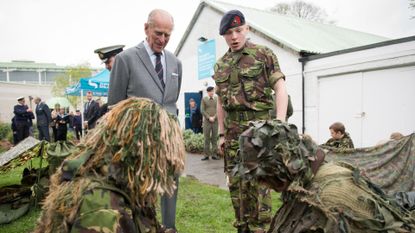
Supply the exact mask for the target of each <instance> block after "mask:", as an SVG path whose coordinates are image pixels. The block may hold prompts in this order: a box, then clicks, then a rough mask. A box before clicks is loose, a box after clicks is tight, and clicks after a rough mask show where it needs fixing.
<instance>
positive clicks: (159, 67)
mask: <svg viewBox="0 0 415 233" xmlns="http://www.w3.org/2000/svg"><path fill="white" fill-rule="evenodd" d="M154 55H156V67H155V70H156V73H157V76H158V77H159V80H160V82H161V86H162V87H163V88H164V86H165V84H164V80H163V64H161V53H154Z"/></svg>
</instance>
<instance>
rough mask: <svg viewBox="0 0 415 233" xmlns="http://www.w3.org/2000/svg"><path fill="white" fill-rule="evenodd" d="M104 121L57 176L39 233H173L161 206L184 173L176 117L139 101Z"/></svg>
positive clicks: (117, 109) (119, 107)
mask: <svg viewBox="0 0 415 233" xmlns="http://www.w3.org/2000/svg"><path fill="white" fill-rule="evenodd" d="M101 120H102V121H101V122H102V124H98V125H97V127H96V128H95V130H93V131H91V132H90V133H88V134H87V135H86V136H85V137H84V138H83V139H82V140H81V142H80V143H79V144H78V145H77V148H76V149H75V150H74V151H73V153H72V155H70V157H68V158H67V159H66V160H65V161H64V162H63V164H62V166H61V167H59V169H58V170H57V171H56V172H55V174H54V175H53V176H52V178H51V184H50V189H49V195H48V197H47V198H46V199H45V203H44V205H43V207H42V208H43V211H42V215H41V217H40V219H39V222H38V224H37V226H36V229H35V231H34V232H35V233H52V232H62V233H64V232H114V233H121V232H131V233H144V232H148V233H164V232H165V231H164V229H162V228H161V226H160V224H159V223H158V220H157V218H156V209H155V205H156V200H157V197H158V196H159V195H160V194H165V195H168V196H171V195H172V194H173V193H174V191H175V189H176V183H175V181H174V177H175V176H177V175H178V174H179V173H180V172H182V171H183V169H184V155H185V154H184V153H185V150H184V143H183V139H182V134H181V130H180V127H179V124H178V121H177V119H176V117H173V116H172V115H170V114H168V113H167V111H166V110H164V108H162V107H161V106H160V105H158V104H156V103H155V102H152V101H150V100H149V99H144V98H135V97H132V98H129V99H127V100H124V101H121V102H120V103H119V104H117V105H116V106H115V107H114V108H113V110H112V111H110V112H108V113H107V114H106V115H105V116H104V117H103V118H102V119H101ZM150 126H151V127H150ZM161 141H162V142H163V143H161Z"/></svg>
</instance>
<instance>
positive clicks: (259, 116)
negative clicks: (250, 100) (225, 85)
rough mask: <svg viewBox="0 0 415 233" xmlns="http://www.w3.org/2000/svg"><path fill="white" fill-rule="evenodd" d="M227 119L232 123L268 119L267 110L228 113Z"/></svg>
mask: <svg viewBox="0 0 415 233" xmlns="http://www.w3.org/2000/svg"><path fill="white" fill-rule="evenodd" d="M226 114H227V117H228V118H229V119H230V120H233V121H250V120H266V119H268V118H269V117H270V114H269V110H266V111H253V110H248V111H229V112H226Z"/></svg>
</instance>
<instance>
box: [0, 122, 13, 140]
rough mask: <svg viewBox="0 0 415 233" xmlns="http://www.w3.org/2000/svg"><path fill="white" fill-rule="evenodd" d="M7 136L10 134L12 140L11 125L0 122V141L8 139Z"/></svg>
mask: <svg viewBox="0 0 415 233" xmlns="http://www.w3.org/2000/svg"><path fill="white" fill-rule="evenodd" d="M9 134H11V135H12V138H13V131H12V128H11V124H8V123H4V122H0V140H3V139H8V135H9Z"/></svg>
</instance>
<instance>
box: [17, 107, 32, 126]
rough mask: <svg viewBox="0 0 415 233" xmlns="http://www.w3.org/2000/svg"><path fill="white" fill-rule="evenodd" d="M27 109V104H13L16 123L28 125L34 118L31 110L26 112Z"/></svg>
mask: <svg viewBox="0 0 415 233" xmlns="http://www.w3.org/2000/svg"><path fill="white" fill-rule="evenodd" d="M27 109H29V107H27V105H20V104H17V105H15V106H14V111H13V112H14V115H15V122H16V124H27V126H29V122H30V120H31V119H33V118H34V115H33V113H32V112H27Z"/></svg>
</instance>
